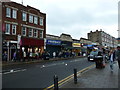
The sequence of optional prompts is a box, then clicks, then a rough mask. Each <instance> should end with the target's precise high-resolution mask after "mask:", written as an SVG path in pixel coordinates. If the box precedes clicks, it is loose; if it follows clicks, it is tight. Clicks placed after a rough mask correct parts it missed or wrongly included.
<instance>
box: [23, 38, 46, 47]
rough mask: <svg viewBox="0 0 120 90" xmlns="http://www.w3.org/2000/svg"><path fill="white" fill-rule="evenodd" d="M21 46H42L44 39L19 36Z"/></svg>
mask: <svg viewBox="0 0 120 90" xmlns="http://www.w3.org/2000/svg"><path fill="white" fill-rule="evenodd" d="M21 45H22V46H37V47H40V46H44V40H40V39H35V38H21Z"/></svg>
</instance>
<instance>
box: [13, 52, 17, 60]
mask: <svg viewBox="0 0 120 90" xmlns="http://www.w3.org/2000/svg"><path fill="white" fill-rule="evenodd" d="M12 61H16V51H15V52H14V53H13V59H12Z"/></svg>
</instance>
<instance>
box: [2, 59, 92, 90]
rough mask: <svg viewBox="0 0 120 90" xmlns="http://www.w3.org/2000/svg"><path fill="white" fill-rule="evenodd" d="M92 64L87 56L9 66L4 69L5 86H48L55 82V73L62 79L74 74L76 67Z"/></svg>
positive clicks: (78, 68) (81, 67) (3, 80)
mask: <svg viewBox="0 0 120 90" xmlns="http://www.w3.org/2000/svg"><path fill="white" fill-rule="evenodd" d="M92 64H94V62H88V61H87V58H77V59H70V60H61V61H51V62H45V63H39V64H31V65H23V66H22V65H21V66H19V67H14V68H13V67H12V68H9V69H8V68H7V69H4V70H3V75H2V78H3V79H2V83H3V88H46V87H49V86H50V85H52V84H53V83H54V79H53V76H54V75H57V76H58V80H59V81H60V80H62V79H64V78H66V77H67V76H69V75H71V74H73V69H74V68H77V70H78V71H80V70H82V69H83V68H85V67H88V66H90V65H92Z"/></svg>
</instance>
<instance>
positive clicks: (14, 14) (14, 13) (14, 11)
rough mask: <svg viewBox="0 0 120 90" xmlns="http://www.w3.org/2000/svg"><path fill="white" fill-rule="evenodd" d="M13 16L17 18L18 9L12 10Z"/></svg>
mask: <svg viewBox="0 0 120 90" xmlns="http://www.w3.org/2000/svg"><path fill="white" fill-rule="evenodd" d="M12 18H14V19H16V18H17V11H16V10H14V9H13V10H12Z"/></svg>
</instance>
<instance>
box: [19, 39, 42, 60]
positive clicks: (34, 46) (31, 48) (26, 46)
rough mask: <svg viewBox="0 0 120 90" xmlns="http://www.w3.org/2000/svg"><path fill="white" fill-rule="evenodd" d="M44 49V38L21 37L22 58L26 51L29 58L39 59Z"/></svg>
mask: <svg viewBox="0 0 120 90" xmlns="http://www.w3.org/2000/svg"><path fill="white" fill-rule="evenodd" d="M43 51H44V40H40V39H35V38H21V41H20V52H21V56H22V58H23V57H24V55H23V54H24V53H26V58H27V59H39V58H41V54H42V52H43Z"/></svg>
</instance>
